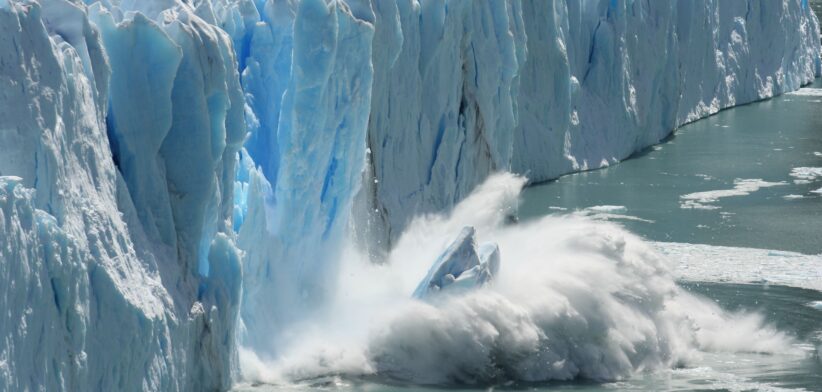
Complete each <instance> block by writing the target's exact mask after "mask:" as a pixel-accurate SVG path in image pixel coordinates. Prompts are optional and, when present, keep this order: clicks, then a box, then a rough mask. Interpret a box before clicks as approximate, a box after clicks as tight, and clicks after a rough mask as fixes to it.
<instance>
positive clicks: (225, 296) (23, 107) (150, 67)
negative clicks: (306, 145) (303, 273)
mask: <svg viewBox="0 0 822 392" xmlns="http://www.w3.org/2000/svg"><path fill="white" fill-rule="evenodd" d="M111 12H112V14H114V15H115V16H109V14H108V11H106V10H104V9H103V7H100V6H99V5H96V6H92V8H91V9H89V8H87V7H86V6H85V5H83V4H81V3H77V2H69V1H65V0H44V1H42V2H40V3H39V4H38V3H26V2H16V1H12V2H8V1H5V0H4V1H2V2H0V32H1V33H0V64H2V67H0V91H2V93H0V176H2V177H0V188H2V189H0V211H2V214H0V222H2V223H0V233H2V235H0V238H2V240H0V241H2V246H0V248H2V249H1V250H0V280H2V282H3V284H2V285H0V287H1V288H0V307H1V308H2V309H4V310H8V312H4V315H3V317H2V318H0V335H2V336H4V337H6V338H5V339H4V340H3V341H2V342H0V389H3V390H6V389H7V390H40V389H42V390H49V391H51V390H54V391H58V390H70V391H74V390H135V391H136V390H169V391H175V390H192V389H213V388H226V387H227V386H228V385H229V384H230V377H231V371H230V366H231V364H232V363H233V362H232V361H231V357H232V356H233V355H234V352H235V351H234V349H233V342H234V339H233V336H234V327H235V325H236V317H237V311H238V306H239V304H238V302H239V290H240V279H241V272H240V268H241V264H240V255H239V253H238V251H237V249H236V247H234V245H233V239H232V238H231V236H232V235H233V234H232V233H231V231H230V230H227V229H226V227H229V226H228V225H227V223H226V220H227V219H228V217H230V215H229V214H230V213H231V212H232V210H233V203H232V202H231V199H232V197H231V194H232V190H233V179H234V166H233V165H234V162H235V160H236V159H235V154H236V151H237V150H238V149H239V146H240V143H241V141H242V135H243V129H244V128H243V125H242V105H241V104H240V105H239V108H240V109H239V112H238V113H239V114H238V113H233V112H232V111H231V109H230V107H231V102H232V99H234V98H233V97H239V98H240V101H241V98H242V92H241V90H240V89H239V83H238V81H237V78H236V73H235V74H234V75H235V77H234V79H233V80H234V81H235V85H231V84H230V81H231V80H232V78H231V77H229V76H230V75H231V74H232V72H236V71H235V69H234V57H233V52H232V51H231V46H230V44H229V41H227V38H226V37H227V35H225V33H223V32H222V31H220V30H219V29H216V28H214V27H211V26H210V25H208V24H207V23H205V22H203V21H202V20H201V19H199V18H198V17H196V16H195V15H194V13H193V11H191V10H190V9H189V8H188V6H184V5H182V4H176V5H175V10H174V12H171V13H166V14H164V15H163V21H162V22H159V21H151V20H150V19H148V18H146V17H144V16H142V15H137V14H127V15H126V16H125V17H124V16H123V15H122V12H121V10H120V9H116V8H114V9H111ZM90 13H91V14H94V16H95V17H97V18H98V19H97V22H99V24H95V23H93V22H92V21H90V20H89V19H90V18H89V16H88V15H89V14H90ZM115 21H116V22H115ZM175 39H176V41H175ZM141 55H144V56H143V57H141ZM152 55H153V57H152ZM129 56H131V57H129ZM175 72H176V73H177V74H178V75H176V76H174V75H172V76H169V75H168V73H175ZM226 74H228V75H229V76H226ZM110 76H111V77H110ZM170 81H173V82H174V84H173V86H169V85H168V84H169V82H170ZM227 83H228V84H227ZM175 99H176V100H178V101H179V102H180V103H182V102H183V101H185V102H186V104H187V106H189V108H190V109H189V110H175V109H174V101H175ZM238 102H239V101H238ZM198 104H199V105H198ZM181 106H182V105H179V104H178V106H177V107H178V108H179V107H181ZM109 108H110V109H111V110H110V111H107V109H109ZM205 108H207V110H206V109H205ZM235 112H237V110H235ZM195 125H196V126H198V129H197V130H196V132H200V133H206V134H207V135H205V136H209V137H204V135H197V134H194V130H192V129H191V128H186V127H192V126H195ZM226 128H228V129H230V130H231V131H230V132H227V131H226ZM189 132H191V133H189ZM232 132H233V133H232ZM187 136H196V140H191V141H186V140H184V139H186V137H187ZM110 146H112V147H113V149H114V150H115V151H112V147H110ZM171 150H174V151H171ZM192 154H198V155H196V156H193V155H192ZM136 157H139V159H136ZM188 172H190V173H188ZM193 182H196V184H192V183H193ZM224 183H225V184H228V185H227V186H225V187H224V186H222V184H224ZM221 200H229V202H228V203H222V202H221ZM195 216H196V217H195ZM218 232H219V233H218ZM198 252H199V253H198ZM203 253H206V254H203ZM198 263H200V264H201V265H204V266H205V267H207V268H210V269H212V270H215V271H219V274H214V275H211V276H208V275H206V274H205V273H198V271H197V268H194V267H192V266H197V265H198Z"/></svg>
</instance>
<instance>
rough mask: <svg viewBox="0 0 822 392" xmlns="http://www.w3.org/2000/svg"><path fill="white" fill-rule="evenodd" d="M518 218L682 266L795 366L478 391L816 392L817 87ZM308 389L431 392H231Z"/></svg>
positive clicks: (561, 187)
mask: <svg viewBox="0 0 822 392" xmlns="http://www.w3.org/2000/svg"><path fill="white" fill-rule="evenodd" d="M816 190H820V192H814V191H816ZM518 214H519V216H518V218H519V221H521V222H524V221H528V220H529V219H536V218H539V217H542V216H545V215H551V214H556V215H563V214H582V215H586V216H589V217H591V218H594V219H600V220H608V221H611V222H616V223H618V224H620V225H623V226H624V227H626V228H628V229H629V230H630V231H632V232H634V233H636V234H639V235H640V236H642V237H644V238H646V239H648V240H649V241H651V242H653V243H654V244H655V245H656V247H657V248H658V249H659V250H660V251H661V252H662V253H667V254H669V255H670V256H671V257H672V259H676V260H679V262H680V263H681V265H680V266H679V268H678V273H680V274H681V276H680V285H681V286H683V287H684V288H686V289H687V290H689V291H691V292H694V293H698V294H701V295H704V296H706V297H709V298H711V299H713V300H714V301H716V302H718V303H719V304H720V305H721V306H722V307H723V308H725V309H727V310H731V311H736V310H745V311H753V312H758V313H759V314H761V315H763V316H764V318H765V320H766V321H767V322H768V323H770V324H772V325H774V326H775V327H776V328H778V329H779V330H781V331H783V332H785V333H787V334H789V335H791V336H793V337H794V338H796V342H797V343H796V348H797V349H798V350H797V352H799V353H800V354H795V353H794V354H786V355H763V354H753V353H751V354H740V353H704V355H703V356H702V357H701V359H700V360H699V361H697V362H696V363H692V364H690V365H689V366H687V367H683V368H680V369H671V370H667V371H663V372H656V373H641V374H637V375H635V376H634V377H632V378H630V379H628V380H623V381H619V382H611V383H589V382H570V383H549V384H539V385H531V384H509V385H501V386H496V387H494V388H491V389H489V390H531V391H660V390H673V391H707V390H712V391H715V390H720V391H760V390H762V391H782V390H787V391H822V358H820V357H819V352H818V350H820V349H819V348H817V347H820V346H822V291H820V289H822V82H820V81H817V82H816V83H815V84H813V85H811V86H808V87H807V88H805V89H803V90H800V92H798V93H793V94H787V95H784V96H781V97H777V98H774V99H771V100H766V101H762V102H757V103H752V104H749V105H744V106H740V107H736V108H733V109H729V110H725V111H722V112H720V113H718V114H716V115H714V116H711V117H709V118H706V119H702V120H699V121H697V122H694V123H692V124H688V125H686V126H683V127H682V128H681V129H679V130H677V131H676V132H675V134H674V135H673V136H672V137H671V138H670V139H669V140H666V141H665V142H664V143H662V144H660V145H657V146H654V147H651V148H649V149H647V150H646V151H643V152H641V153H639V154H636V155H635V156H634V157H632V158H631V159H628V160H626V161H623V162H622V163H620V164H617V165H614V166H611V167H609V168H605V169H601V170H595V171H590V172H584V173H577V174H572V175H568V176H564V177H561V178H559V179H557V180H555V181H551V182H547V183H543V184H538V185H533V186H531V187H529V188H527V189H526V190H525V191H524V192H523V195H522V199H521V204H520V206H519V210H518ZM720 275H721V276H720ZM315 389H322V390H346V391H349V390H357V391H360V390H362V391H380V392H389V391H391V392H393V391H415V390H420V391H439V390H440V389H432V388H422V387H419V386H403V385H385V384H384V383H383V382H382V381H380V380H360V379H353V380H352V379H345V378H337V377H330V378H322V379H315V380H309V381H306V382H304V383H300V384H297V385H290V386H267V385H258V386H244V387H239V389H238V390H240V391H257V392H260V391H284V390H315ZM445 390H452V391H453V390H455V389H445ZM456 390H460V389H456ZM465 390H470V389H465ZM443 391H444V390H443Z"/></svg>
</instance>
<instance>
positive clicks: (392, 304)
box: [241, 174, 807, 385]
mask: <svg viewBox="0 0 822 392" xmlns="http://www.w3.org/2000/svg"><path fill="white" fill-rule="evenodd" d="M523 184H524V179H522V178H519V177H515V176H513V175H508V174H501V175H497V176H495V177H492V178H491V179H489V180H488V181H487V182H486V183H485V184H484V185H482V186H481V187H479V188H478V190H477V191H476V192H475V193H474V194H473V195H471V196H470V197H469V198H467V199H466V200H465V201H464V202H462V203H461V204H460V205H459V206H457V208H456V209H455V210H454V211H453V212H452V213H451V214H450V215H448V216H445V215H432V216H426V217H420V218H419V219H417V220H416V221H415V222H414V223H413V224H412V225H411V226H410V227H409V229H408V231H407V233H406V234H405V235H404V236H403V237H402V238H401V239H400V241H399V242H398V244H397V246H396V248H395V249H394V250H393V251H392V253H391V254H390V256H389V258H388V260H387V262H386V263H385V264H382V265H375V264H373V263H371V262H370V261H368V260H367V258H366V257H363V256H362V255H359V254H358V253H357V252H356V250H355V249H348V250H346V252H344V254H343V255H342V256H341V257H343V261H342V263H343V268H342V271H341V273H340V281H339V282H338V292H337V294H336V295H335V297H334V300H333V301H330V302H329V303H328V305H327V307H326V308H325V309H324V310H323V311H322V312H320V313H319V314H316V315H312V316H311V317H308V318H307V319H306V320H305V321H304V322H302V323H300V325H294V326H293V327H292V329H291V330H289V331H286V332H285V333H283V334H282V335H283V336H286V337H287V338H286V339H284V341H282V342H279V344H280V345H281V347H283V349H282V351H281V352H282V355H281V356H279V357H277V358H267V359H261V358H257V357H256V356H254V354H253V353H252V352H251V351H248V350H243V351H242V352H241V362H242V371H243V375H244V377H245V379H246V380H248V381H249V382H263V383H272V384H279V385H287V384H289V383H293V382H298V381H300V380H305V379H315V378H318V377H325V376H332V375H334V376H342V377H347V378H351V377H354V378H356V377H371V378H375V379H377V380H384V381H387V382H411V383H415V384H426V385H455V384H458V385H491V384H499V383H504V382H507V381H528V382H542V381H550V380H570V379H588V380H596V381H613V380H621V379H625V378H628V377H630V376H632V375H634V374H636V373H637V372H643V371H660V370H664V369H671V368H675V367H680V366H686V367H688V366H694V365H695V364H698V363H699V360H700V358H701V357H702V356H703V355H705V353H712V352H759V353H770V354H784V355H791V356H803V355H807V353H805V352H803V351H801V350H797V349H796V346H795V345H794V343H795V342H794V340H793V339H792V338H791V337H789V336H787V335H785V334H784V333H782V332H780V331H778V330H777V329H775V328H773V327H771V326H768V325H766V324H765V322H764V321H763V318H762V317H761V316H759V315H757V314H751V313H729V312H726V311H723V310H722V309H721V308H720V307H719V306H718V305H716V304H715V303H713V302H711V301H710V300H707V299H703V298H701V297H697V296H695V295H692V294H690V293H689V292H687V291H685V290H683V289H682V288H680V287H679V286H677V285H676V283H675V278H676V276H675V273H676V265H677V264H676V262H675V260H672V259H671V258H670V257H666V256H664V255H662V254H661V253H660V252H658V251H657V250H656V247H655V246H654V244H651V243H648V242H646V241H643V240H642V239H640V238H639V237H637V236H635V235H633V234H631V233H629V232H627V231H626V230H624V229H623V228H621V227H619V226H617V225H615V224H611V223H607V222H602V221H596V220H593V219H591V218H590V217H584V216H579V215H576V214H572V215H566V216H562V217H551V216H549V217H544V218H542V219H538V220H534V221H531V222H528V223H524V224H516V225H506V224H505V222H506V221H507V219H508V217H509V216H511V215H512V214H513V213H514V209H515V208H516V205H517V198H518V195H519V193H520V190H521V187H522V185H523ZM593 211H594V212H595V213H614V212H618V211H621V209H617V208H598V209H594V210H593ZM465 225H471V226H474V227H475V228H476V230H477V235H478V241H479V242H496V243H497V244H498V245H499V248H500V252H501V268H500V274H499V276H498V277H497V278H496V280H495V281H493V282H492V283H491V284H490V285H487V286H485V287H482V288H479V289H476V290H474V291H471V292H468V293H461V294H454V295H448V296H442V297H440V298H436V299H434V300H431V301H429V302H421V301H418V300H414V299H412V298H411V293H412V292H413V290H414V288H415V287H416V285H417V284H418V283H419V281H420V279H422V277H424V276H425V273H426V271H427V270H428V268H429V267H430V265H431V263H432V262H433V261H434V260H435V259H436V257H437V256H438V254H439V253H440V252H441V251H442V250H443V249H444V248H445V247H446V246H447V245H448V243H449V242H450V241H451V240H452V239H453V238H454V237H455V236H456V234H457V233H458V232H459V230H460V229H461V228H462V227H464V226H465Z"/></svg>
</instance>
